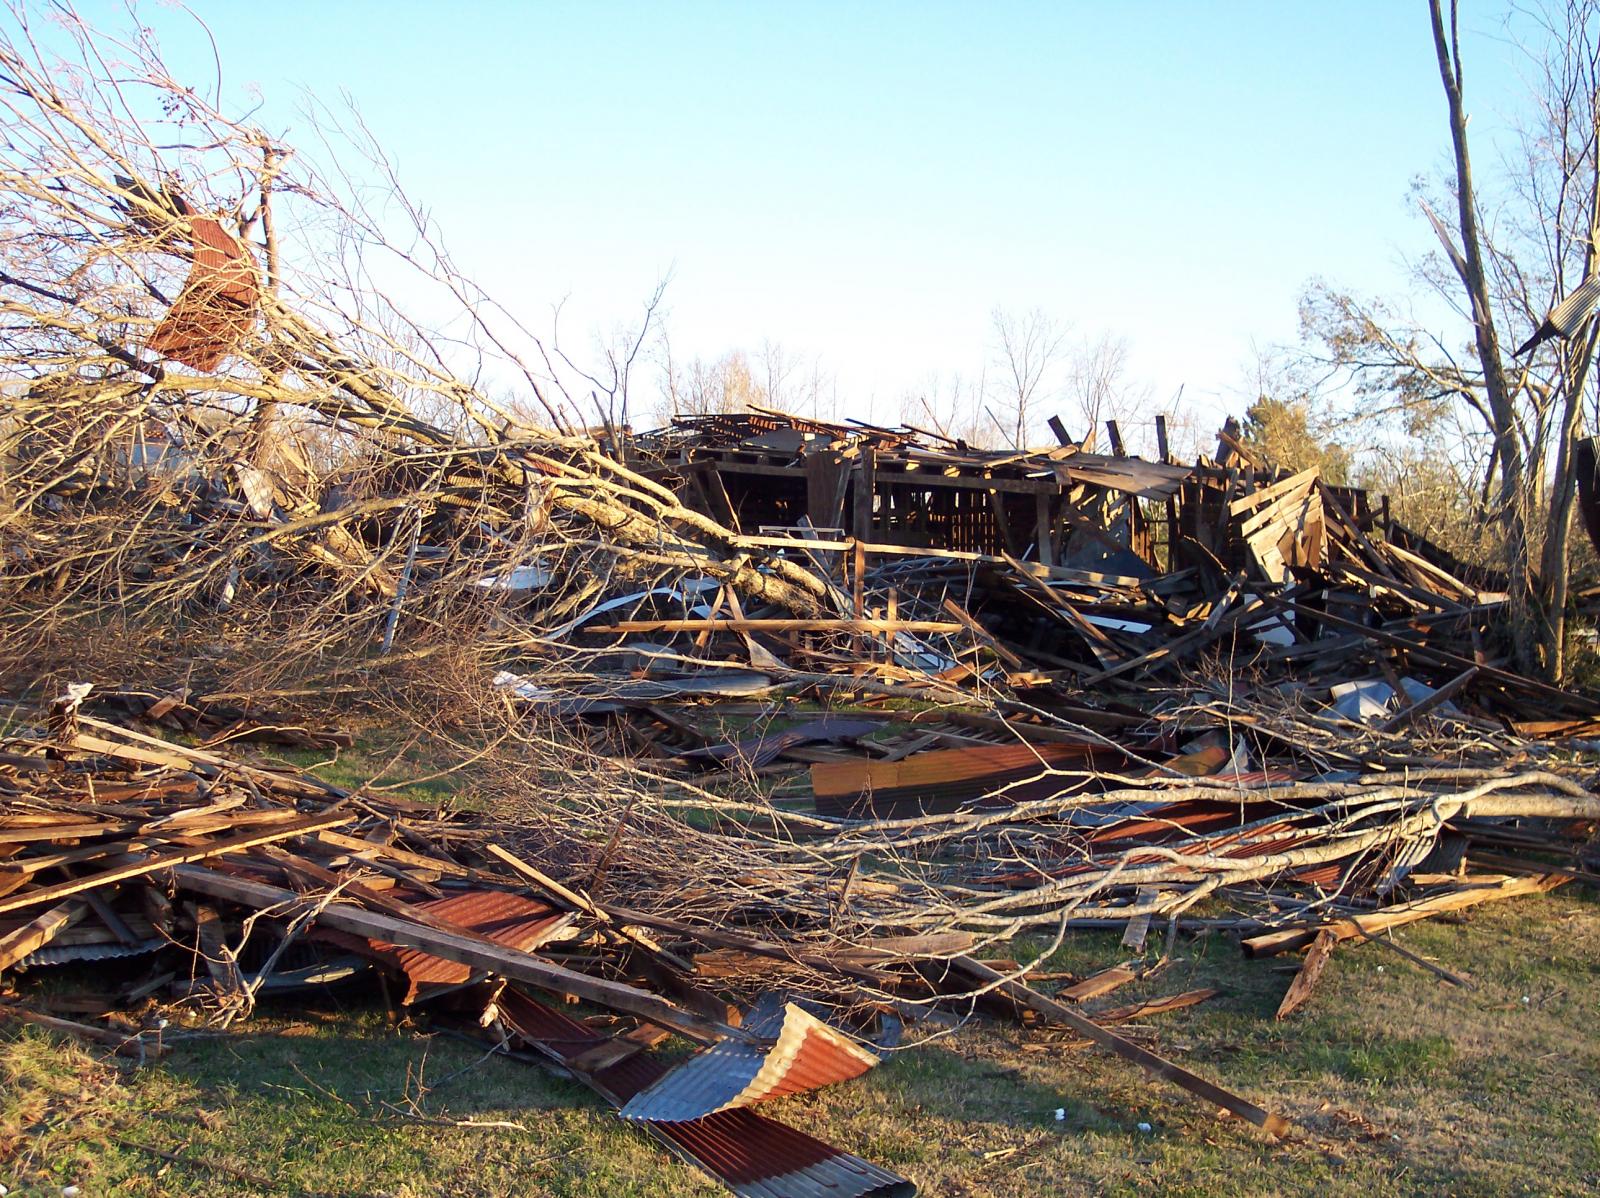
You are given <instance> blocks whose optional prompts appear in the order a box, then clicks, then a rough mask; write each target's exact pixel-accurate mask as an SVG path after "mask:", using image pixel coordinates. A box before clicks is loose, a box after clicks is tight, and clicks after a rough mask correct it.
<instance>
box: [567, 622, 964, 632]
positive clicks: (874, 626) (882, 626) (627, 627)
mask: <svg viewBox="0 0 1600 1198" xmlns="http://www.w3.org/2000/svg"><path fill="white" fill-rule="evenodd" d="M965 628H966V625H964V624H961V623H959V622H957V621H955V620H866V619H863V620H799V619H771V620H767V619H759V620H749V619H746V620H730V619H723V620H622V621H619V622H618V623H616V624H589V625H586V626H585V627H584V631H585V632H605V633H612V632H849V633H867V632H928V633H932V632H943V633H957V632H961V631H963V630H964V629H965Z"/></svg>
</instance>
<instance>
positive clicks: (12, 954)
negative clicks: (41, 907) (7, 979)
mask: <svg viewBox="0 0 1600 1198" xmlns="http://www.w3.org/2000/svg"><path fill="white" fill-rule="evenodd" d="M84 911H85V908H84V906H83V904H81V903H73V902H69V903H62V904H60V905H59V906H56V907H51V908H50V910H48V911H45V912H44V913H42V914H40V915H38V916H36V917H35V918H34V919H33V920H32V921H30V922H29V923H25V924H23V925H22V927H20V928H18V929H16V930H15V931H14V932H8V933H7V934H6V935H4V936H0V971H3V970H7V969H10V968H11V967H12V966H13V965H15V964H16V963H17V962H18V961H20V960H22V958H24V957H26V956H28V955H29V954H30V953H35V952H37V951H38V950H39V949H41V948H43V947H44V946H45V945H47V944H49V943H50V942H51V941H52V940H54V939H55V938H56V936H57V935H58V934H59V933H60V932H62V931H64V930H65V929H67V928H69V927H71V926H72V925H73V924H74V923H76V922H77V921H78V920H80V919H82V918H83V914H84Z"/></svg>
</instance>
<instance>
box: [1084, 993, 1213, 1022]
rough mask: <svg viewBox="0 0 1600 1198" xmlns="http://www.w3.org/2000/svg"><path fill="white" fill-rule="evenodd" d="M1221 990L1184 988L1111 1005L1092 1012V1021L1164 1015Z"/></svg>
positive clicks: (1210, 996)
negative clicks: (1180, 990)
mask: <svg viewBox="0 0 1600 1198" xmlns="http://www.w3.org/2000/svg"><path fill="white" fill-rule="evenodd" d="M1221 993H1222V991H1220V990H1218V989H1216V988H1215V987H1213V986H1206V987H1202V988H1201V989H1198V990H1185V991H1183V992H1182V993H1181V994H1168V995H1165V996H1163V997H1161V998H1147V999H1144V1000H1143V1001H1142V1002H1136V1003H1129V1004H1128V1005H1127V1006H1125V1007H1111V1008H1108V1009H1107V1010H1104V1011H1096V1012H1095V1013H1094V1021H1095V1022H1096V1023H1099V1024H1107V1023H1132V1022H1133V1021H1134V1020H1135V1019H1147V1018H1149V1017H1150V1016H1151V1015H1165V1014H1167V1013H1168V1012H1169V1011H1181V1010H1183V1009H1184V1008H1185V1007H1193V1006H1198V1005H1199V1004H1200V1003H1203V1002H1207V1001H1209V1000H1210V999H1213V998H1215V997H1216V996H1217V995H1219V994H1221Z"/></svg>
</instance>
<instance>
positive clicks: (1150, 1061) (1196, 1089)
mask: <svg viewBox="0 0 1600 1198" xmlns="http://www.w3.org/2000/svg"><path fill="white" fill-rule="evenodd" d="M956 963H957V964H959V965H960V967H961V968H962V969H963V970H965V971H966V972H968V973H970V974H972V975H973V976H974V977H977V978H979V979H980V980H982V981H983V982H984V983H985V984H986V985H989V986H992V987H994V989H995V990H996V991H997V992H998V993H1000V994H1004V995H1005V996H1006V997H1007V998H1009V999H1011V1000H1012V1001H1013V1002H1016V1003H1020V1004H1021V1005H1023V1006H1025V1007H1027V1008H1028V1009H1030V1010H1032V1011H1035V1012H1037V1013H1038V1014H1040V1015H1043V1016H1044V1017H1045V1018H1046V1019H1052V1020H1055V1021H1056V1022H1057V1023H1064V1024H1066V1025H1067V1026H1068V1027H1070V1028H1071V1029H1072V1030H1073V1031H1075V1032H1077V1033H1078V1034H1079V1035H1080V1036H1082V1037H1084V1039H1086V1040H1093V1041H1094V1042H1095V1043H1096V1044H1098V1045H1100V1047H1102V1048H1106V1049H1109V1050H1110V1051H1112V1052H1114V1053H1116V1054H1117V1055H1118V1056H1119V1057H1122V1058H1123V1059H1124V1060H1128V1061H1132V1062H1133V1063H1134V1064H1136V1065H1138V1066H1139V1067H1140V1068H1142V1069H1144V1070H1145V1071H1146V1072H1148V1073H1150V1074H1153V1075H1154V1076H1156V1077H1159V1078H1163V1079H1165V1080H1166V1081H1169V1082H1172V1083H1174V1084H1175V1085H1178V1086H1181V1087H1183V1088H1184V1089H1185V1090H1187V1091H1189V1093H1191V1094H1194V1095H1196V1096H1198V1097H1200V1098H1203V1099H1205V1100H1206V1101H1207V1102H1210V1103H1213V1104H1214V1105H1216V1106H1219V1107H1222V1108H1223V1109H1224V1110H1227V1111H1231V1112H1232V1113H1233V1114H1235V1115H1238V1116H1239V1117H1240V1118H1242V1119H1248V1120H1249V1121H1250V1122H1251V1123H1254V1124H1255V1125H1256V1126H1257V1127H1259V1128H1261V1129H1262V1130H1263V1131H1266V1132H1267V1133H1269V1134H1270V1135H1274V1136H1282V1135H1284V1134H1285V1133H1286V1132H1288V1130H1289V1121H1288V1120H1287V1119H1285V1118H1283V1117H1282V1116H1281V1115H1274V1114H1273V1113H1272V1112H1271V1111H1268V1110H1265V1109H1263V1108H1262V1107H1258V1106H1256V1104H1255V1103H1253V1102H1250V1101H1248V1100H1246V1099H1243V1098H1240V1097H1239V1096H1238V1095H1237V1094H1233V1093H1230V1092H1229V1091H1227V1090H1224V1089H1223V1088H1222V1087H1221V1086H1219V1085H1217V1084H1216V1083H1215V1082H1211V1081H1207V1080H1206V1079H1205V1078H1203V1077H1201V1076H1200V1075H1199V1074H1196V1073H1190V1072H1189V1071H1188V1070H1187V1069H1185V1068H1183V1066H1181V1065H1177V1064H1174V1063H1173V1062H1171V1061H1169V1060H1167V1059H1166V1058H1165V1057H1160V1056H1157V1055H1156V1054H1155V1053H1153V1052H1151V1051H1150V1050H1149V1049H1147V1048H1141V1047H1140V1046H1139V1045H1137V1044H1135V1043H1134V1042H1133V1041H1131V1040H1128V1039H1125V1038H1124V1037H1122V1036H1119V1035H1117V1034H1116V1033H1115V1032H1113V1031H1109V1030H1107V1029H1106V1028H1103V1027H1101V1026H1100V1025H1099V1024H1098V1023H1096V1022H1095V1021H1094V1020H1092V1019H1090V1018H1089V1017H1088V1016H1086V1015H1082V1014H1080V1013H1079V1012H1077V1011H1074V1010H1073V1009H1072V1008H1071V1007H1069V1006H1067V1005H1066V1004H1065V1003H1061V1002H1057V1001H1056V1000H1055V999H1053V998H1047V997H1046V996H1045V995H1043V994H1040V993H1039V992H1038V991H1037V990H1034V989H1033V988H1032V987H1030V986H1025V985H1023V984H1022V983H1021V982H1016V981H1012V980H1010V979H1008V978H1007V977H1006V976H1005V975H1004V974H1000V973H996V972H995V971H994V970H993V969H990V968H989V967H988V966H987V965H984V964H983V963H982V962H980V961H974V960H973V959H972V958H971V957H958V958H956Z"/></svg>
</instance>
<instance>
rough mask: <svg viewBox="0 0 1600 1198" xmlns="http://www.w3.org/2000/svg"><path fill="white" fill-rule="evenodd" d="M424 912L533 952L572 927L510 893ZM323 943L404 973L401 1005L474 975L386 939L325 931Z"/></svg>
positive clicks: (425, 905) (440, 903)
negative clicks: (432, 988) (428, 989)
mask: <svg viewBox="0 0 1600 1198" xmlns="http://www.w3.org/2000/svg"><path fill="white" fill-rule="evenodd" d="M416 906H417V907H418V908H420V909H421V910H424V911H427V912H428V913H429V914H430V915H433V916H435V917H436V918H438V919H442V920H444V921H445V922H446V923H451V924H454V925H455V926H457V927H459V928H464V929H466V930H467V931H469V932H476V933H478V934H479V935H480V936H487V937H488V938H489V939H490V940H493V941H494V942H495V943H497V944H503V945H505V946H506V947H507V948H514V949H519V950H521V951H522V952H532V951H533V950H534V949H536V948H538V947H539V946H540V945H541V944H545V943H547V942H549V941H550V940H551V939H552V938H553V937H554V936H556V935H557V934H558V933H560V932H561V931H562V930H563V929H565V928H566V926H567V925H568V924H569V923H571V922H572V915H571V913H570V912H566V911H560V910H557V909H556V908H555V907H552V906H550V905H549V904H548V903H544V902H541V901H539V900H538V899H533V898H529V897H528V896H527V895H523V894H516V893H514V892H512V891H506V890H469V891H466V892H465V893H462V894H453V895H450V896H449V897H448V898H442V899H430V900H427V901H425V902H420V903H417V904H416ZM317 935H318V936H319V938H321V939H325V940H329V941H331V942H333V943H335V944H340V945H343V946H344V947H346V948H350V949H352V950H354V951H356V952H360V953H363V954H365V955H367V956H370V957H374V958H376V959H377V960H379V961H381V962H383V963H384V964H385V965H388V966H390V967H391V968H393V969H396V970H398V971H399V972H401V973H403V974H404V975H405V978H406V984H407V989H406V994H405V997H404V998H403V999H402V1000H401V1001H403V1002H407V1003H409V1002H412V1001H414V1000H415V999H416V997H417V992H418V990H419V988H420V987H422V986H427V985H459V984H460V983H462V982H465V981H468V980H470V979H471V977H472V975H473V970H472V967H471V966H469V965H463V964H461V962H459V961H446V960H445V959H444V958H443V957H436V956H434V955H433V954H432V953H428V952H424V951H422V950H421V949H419V948H401V947H399V946H397V945H393V944H390V943H388V942H387V941H383V940H364V939H362V938H361V937H359V936H351V935H347V934H345V933H342V932H331V931H322V932H319V933H317Z"/></svg>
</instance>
